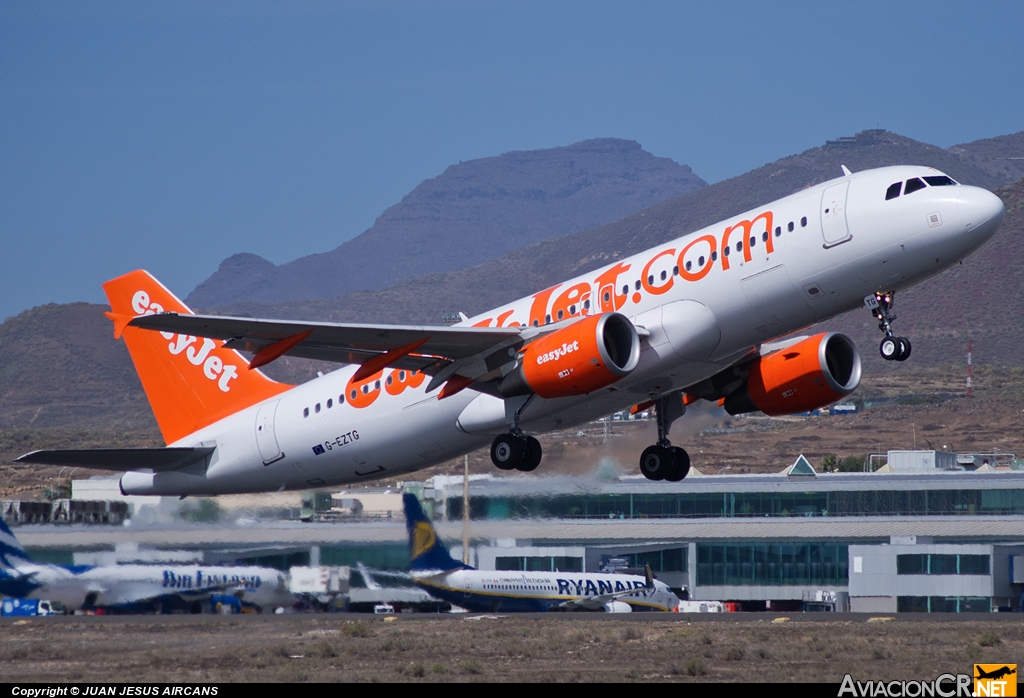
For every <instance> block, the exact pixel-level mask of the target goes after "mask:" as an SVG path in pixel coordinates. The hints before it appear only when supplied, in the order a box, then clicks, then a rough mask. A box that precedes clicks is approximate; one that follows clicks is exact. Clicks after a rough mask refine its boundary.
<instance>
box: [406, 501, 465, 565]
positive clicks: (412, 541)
mask: <svg viewBox="0 0 1024 698" xmlns="http://www.w3.org/2000/svg"><path fill="white" fill-rule="evenodd" d="M402 504H403V505H404V506H405V527H406V529H407V530H408V531H409V565H410V567H411V569H412V570H413V571H414V572H416V571H421V570H442V571H445V572H448V571H450V570H471V569H473V568H472V567H470V566H468V565H464V564H462V563H461V562H459V561H458V560H456V559H454V558H453V557H452V556H451V555H450V554H449V553H448V548H446V547H445V545H444V543H442V542H441V540H440V539H439V538H438V537H437V532H436V531H435V530H434V524H432V523H431V522H430V519H428V518H427V515H426V514H425V513H424V512H423V507H422V506H420V500H418V499H416V496H415V495H412V494H408V493H406V494H404V495H402Z"/></svg>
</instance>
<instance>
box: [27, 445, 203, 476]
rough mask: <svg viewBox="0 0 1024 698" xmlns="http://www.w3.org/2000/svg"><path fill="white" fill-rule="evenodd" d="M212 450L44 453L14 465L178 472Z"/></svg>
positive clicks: (108, 450)
mask: <svg viewBox="0 0 1024 698" xmlns="http://www.w3.org/2000/svg"><path fill="white" fill-rule="evenodd" d="M214 450H215V447H213V446H208V447H206V446H202V447H196V448H87V449H44V450H42V451H32V452H31V453H26V454H25V455H23V456H22V457H21V458H17V459H15V462H16V463H44V464H46V465H61V466H68V467H76V468H95V469H97V470H117V471H119V472H125V471H129V470H152V471H153V472H154V473H161V472H164V471H167V470H181V469H182V468H187V467H188V466H190V465H192V464H194V463H198V462H199V461H201V460H203V459H205V458H206V457H207V456H209V455H210V454H211V453H213V452H214Z"/></svg>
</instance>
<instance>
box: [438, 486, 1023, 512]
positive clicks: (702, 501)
mask: <svg viewBox="0 0 1024 698" xmlns="http://www.w3.org/2000/svg"><path fill="white" fill-rule="evenodd" d="M447 506H448V516H449V518H453V519H457V518H461V516H462V498H461V497H450V498H449V499H448V501H447ZM469 513H470V517H471V518H474V519H508V518H518V517H522V518H533V517H548V518H558V519H661V518H684V519H700V518H742V517H749V518H765V517H769V518H772V517H787V516H978V515H985V516H1006V515H1024V489H1020V490H1012V489H1011V490H1007V489H1003V490H968V489H961V490H857V489H851V490H846V491H837V492H685V493H660V494H659V493H649V494H648V493H638V494H618V493H616V494H603V493H593V494H564V495H562V494H556V495H551V496H541V495H529V496H515V497H501V496H498V497H471V498H470V502H469Z"/></svg>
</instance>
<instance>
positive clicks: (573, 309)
mask: <svg viewBox="0 0 1024 698" xmlns="http://www.w3.org/2000/svg"><path fill="white" fill-rule="evenodd" d="M800 227H801V228H806V227H807V216H803V217H802V218H801V219H800ZM786 229H787V230H788V231H789V232H791V233H792V232H793V231H794V230H796V223H794V222H793V221H790V222H789V224H788V225H787V226H786ZM775 237H782V226H776V228H775ZM761 242H768V231H767V230H766V231H764V232H763V233H761ZM748 244H749V245H750V247H751V248H753V247H755V246H756V245H757V236H756V235H751V236H750V240H749V241H748ZM730 247H731V246H730V245H726V246H725V248H724V249H723V250H722V254H724V255H725V256H726V257H728V256H729V252H730V251H731V250H730ZM736 251H737V252H742V251H743V241H742V240H740V241H739V242H737V243H736ZM706 261H707V258H705V257H704V255H701V256H700V257H698V258H697V266H698V267H703V266H704V262H706ZM711 261H712V262H715V261H718V252H716V251H713V252H712V253H711ZM683 266H684V268H685V269H686V271H690V270H691V269H692V268H693V263H692V262H690V261H688V262H686V264H685V265H683ZM672 276H679V267H678V266H675V267H672ZM658 278H659V279H661V280H662V281H667V280H668V271H665V270H663V271H661V272H659V273H658ZM647 284H648V285H649V286H653V285H654V274H649V275H648V276H647ZM642 287H643V283H642V282H641V281H640V280H639V279H637V280H636V281H635V282H633V289H634V290H636V291H639V290H640V289H641V288H642ZM622 295H624V296H628V295H629V284H623V285H622ZM602 298H603V299H604V302H605V303H608V302H610V301H611V293H610V292H608V291H605V292H604V295H603V296H602ZM582 308H583V310H590V300H589V299H588V300H585V301H583V304H582ZM579 309H580V306H577V305H570V306H569V315H568V317H572V316H574V315H576V313H577V311H578V310H579ZM565 318H566V314H565V311H564V310H559V311H558V314H557V315H556V317H554V318H552V317H551V315H545V316H544V324H545V325H550V324H551V323H552V322H557V321H559V320H564V319H565ZM533 326H534V327H539V326H540V321H539V320H534V321H533ZM364 387H365V386H364Z"/></svg>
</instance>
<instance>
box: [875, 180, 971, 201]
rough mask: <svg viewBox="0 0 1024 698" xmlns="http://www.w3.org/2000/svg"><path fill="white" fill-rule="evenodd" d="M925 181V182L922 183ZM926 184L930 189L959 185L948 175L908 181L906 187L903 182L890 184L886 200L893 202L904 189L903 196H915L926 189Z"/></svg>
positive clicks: (886, 191)
mask: <svg viewBox="0 0 1024 698" xmlns="http://www.w3.org/2000/svg"><path fill="white" fill-rule="evenodd" d="M921 179H924V182H922V181H921ZM925 182H927V183H928V186H930V187H955V186H956V185H957V183H956V182H954V181H953V180H952V179H950V178H949V177H947V176H946V175H935V176H933V177H923V178H921V177H914V178H912V179H908V180H907V181H906V186H904V183H903V182H896V183H895V184H890V185H889V188H888V189H886V190H885V200H886V201H891V200H892V199H895V198H896V197H898V196H899V195H900V189H901V188H902V189H903V195H904V196H906V195H907V194H913V193H914V192H915V191H921V190H922V189H924V188H925Z"/></svg>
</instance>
